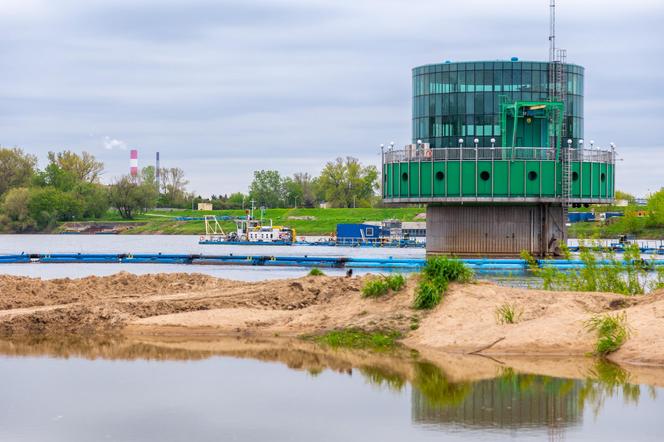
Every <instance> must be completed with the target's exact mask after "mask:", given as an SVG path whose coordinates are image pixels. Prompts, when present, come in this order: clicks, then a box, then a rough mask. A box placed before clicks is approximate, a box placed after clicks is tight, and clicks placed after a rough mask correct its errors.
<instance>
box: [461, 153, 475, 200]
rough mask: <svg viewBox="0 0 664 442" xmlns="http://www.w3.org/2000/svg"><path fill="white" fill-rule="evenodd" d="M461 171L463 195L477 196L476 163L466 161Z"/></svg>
mask: <svg viewBox="0 0 664 442" xmlns="http://www.w3.org/2000/svg"><path fill="white" fill-rule="evenodd" d="M461 170H462V172H463V179H462V186H463V187H462V191H463V195H467V196H475V177H476V175H475V162H472V161H464V162H463V163H462V164H461Z"/></svg>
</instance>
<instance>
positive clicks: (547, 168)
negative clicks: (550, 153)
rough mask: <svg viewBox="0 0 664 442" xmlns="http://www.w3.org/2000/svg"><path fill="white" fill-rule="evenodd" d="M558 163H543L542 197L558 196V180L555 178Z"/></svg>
mask: <svg viewBox="0 0 664 442" xmlns="http://www.w3.org/2000/svg"><path fill="white" fill-rule="evenodd" d="M555 164H556V163H554V162H553V161H547V162H543V163H541V168H542V169H541V170H542V173H540V181H541V183H542V195H543V196H548V197H553V196H556V178H555V173H556V171H555V169H556V166H555Z"/></svg>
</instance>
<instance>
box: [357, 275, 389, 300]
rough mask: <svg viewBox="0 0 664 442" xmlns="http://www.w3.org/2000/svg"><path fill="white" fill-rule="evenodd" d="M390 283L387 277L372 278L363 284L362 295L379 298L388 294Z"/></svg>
mask: <svg viewBox="0 0 664 442" xmlns="http://www.w3.org/2000/svg"><path fill="white" fill-rule="evenodd" d="M389 289H390V285H389V284H388V283H387V281H386V280H385V278H375V279H370V280H368V281H367V282H365V283H364V286H362V297H364V298H378V297H379V296H383V295H385V294H387V291H388V290H389Z"/></svg>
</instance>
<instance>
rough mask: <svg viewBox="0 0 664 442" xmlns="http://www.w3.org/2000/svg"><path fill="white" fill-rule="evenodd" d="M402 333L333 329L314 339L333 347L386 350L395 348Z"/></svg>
mask: <svg viewBox="0 0 664 442" xmlns="http://www.w3.org/2000/svg"><path fill="white" fill-rule="evenodd" d="M400 337H401V333H399V332H397V331H390V330H387V331H371V332H368V331H364V330H360V329H355V328H351V329H341V330H332V331H329V332H327V333H324V334H322V335H319V336H315V337H313V340H314V341H316V342H317V343H319V344H322V345H326V346H329V347H332V348H352V349H366V350H374V351H385V350H391V349H393V348H395V347H396V346H397V345H398V344H397V340H398V339H399V338H400Z"/></svg>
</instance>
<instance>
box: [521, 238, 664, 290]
mask: <svg viewBox="0 0 664 442" xmlns="http://www.w3.org/2000/svg"><path fill="white" fill-rule="evenodd" d="M566 254H567V258H570V255H569V253H568V252H566ZM522 257H523V258H524V259H526V261H527V262H528V263H529V266H530V270H531V272H532V273H533V274H534V275H535V276H537V277H539V278H541V280H542V287H543V288H544V289H545V290H554V291H578V292H605V293H620V294H623V295H641V294H644V293H646V292H648V291H651V290H657V289H660V288H664V268H662V267H661V266H657V267H656V268H653V267H652V264H650V263H649V262H648V261H647V259H644V258H647V257H642V256H641V252H640V250H639V246H638V245H637V244H631V245H628V246H627V247H626V248H625V252H624V253H623V254H622V256H621V257H620V258H618V257H617V256H616V254H615V252H613V251H612V250H610V249H602V248H601V247H600V246H599V244H597V243H594V242H591V243H587V242H586V243H582V244H581V246H580V250H579V259H580V260H581V261H582V265H581V266H579V267H578V268H575V269H567V270H560V269H556V268H553V267H541V268H540V267H539V266H538V264H537V261H536V260H534V259H533V258H532V257H531V256H529V255H528V253H522ZM653 272H654V273H653Z"/></svg>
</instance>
